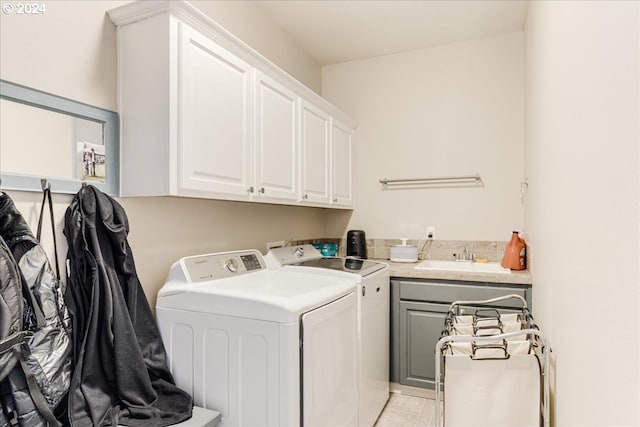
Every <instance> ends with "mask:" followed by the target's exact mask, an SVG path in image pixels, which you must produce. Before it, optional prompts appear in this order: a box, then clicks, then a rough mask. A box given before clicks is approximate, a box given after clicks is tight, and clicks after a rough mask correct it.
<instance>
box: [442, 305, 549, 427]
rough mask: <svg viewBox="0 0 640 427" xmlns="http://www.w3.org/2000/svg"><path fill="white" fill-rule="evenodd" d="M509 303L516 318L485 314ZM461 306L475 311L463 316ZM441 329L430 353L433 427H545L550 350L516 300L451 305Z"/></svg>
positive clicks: (525, 306) (495, 313)
mask: <svg viewBox="0 0 640 427" xmlns="http://www.w3.org/2000/svg"><path fill="white" fill-rule="evenodd" d="M511 298H516V299H519V300H520V301H521V302H522V309H521V310H520V311H519V312H517V313H508V314H504V313H500V312H498V311H497V310H495V309H493V308H490V306H491V304H492V303H495V302H498V301H502V300H505V299H511ZM461 306H473V307H480V308H477V309H475V311H474V313H473V314H472V315H464V314H460V311H461V310H460V307H461ZM482 307H486V308H482ZM444 326H445V328H444V330H443V332H442V337H441V339H440V340H439V341H438V343H437V344H436V349H435V351H436V355H437V357H436V384H435V385H436V403H437V404H438V405H437V406H436V408H437V409H436V416H435V420H436V426H437V427H440V426H441V425H444V424H445V423H446V425H447V426H448V427H457V426H468V427H471V426H473V427H500V426H503V427H525V426H526V427H539V426H541V425H544V427H548V426H549V424H550V420H549V375H548V372H549V352H550V351H551V349H550V347H549V343H548V340H547V339H546V337H545V336H544V335H543V334H542V333H541V332H540V331H539V329H538V327H537V326H536V325H535V323H534V322H533V316H532V315H531V313H530V312H529V309H528V307H527V303H526V301H525V300H524V299H523V298H522V297H521V296H519V295H507V296H504V297H500V298H494V299H490V300H484V301H456V302H454V303H453V304H451V306H450V308H449V313H448V315H447V317H446V318H445V325H444ZM442 363H444V387H443V389H444V399H443V405H444V408H443V415H444V418H443V420H442V422H441V420H440V419H441V411H440V410H439V408H438V407H439V402H440V401H441V393H442V391H441V385H442V383H441V382H442V376H441V364H442Z"/></svg>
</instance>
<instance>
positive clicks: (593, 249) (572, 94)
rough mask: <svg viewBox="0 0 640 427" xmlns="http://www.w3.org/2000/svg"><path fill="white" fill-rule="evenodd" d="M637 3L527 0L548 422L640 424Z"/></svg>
mask: <svg viewBox="0 0 640 427" xmlns="http://www.w3.org/2000/svg"><path fill="white" fill-rule="evenodd" d="M638 9H639V4H638V2H531V3H530V4H529V10H528V16H527V22H526V29H525V41H526V43H525V51H526V72H525V74H526V76H527V81H526V116H525V121H526V149H525V158H526V173H527V176H528V178H529V183H530V185H529V193H528V195H527V201H526V209H525V213H526V215H525V216H526V222H525V223H526V228H527V231H528V242H529V244H530V245H531V246H532V253H533V254H534V263H533V265H532V267H533V277H534V287H533V307H534V313H535V314H536V319H537V321H538V322H539V324H540V326H541V328H542V330H543V331H545V332H546V333H547V334H548V335H549V337H550V338H551V343H552V347H553V350H554V353H553V354H554V359H555V365H556V377H555V379H554V383H555V396H556V405H555V415H556V416H555V419H556V425H557V426H638V425H640V412H639V411H640V405H639V404H638V402H640V327H639V325H640V316H639V313H640V251H639V244H640V234H639V233H640V230H639V224H640V209H639V204H640V181H639V179H640V177H639V170H640V152H639V146H640V94H639V84H640V67H639V48H640V26H639V11H638Z"/></svg>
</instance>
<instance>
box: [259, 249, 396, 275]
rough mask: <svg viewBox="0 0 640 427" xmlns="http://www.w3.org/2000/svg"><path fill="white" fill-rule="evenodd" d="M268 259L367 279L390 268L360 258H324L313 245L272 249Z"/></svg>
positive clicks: (285, 264) (276, 262) (380, 263)
mask: <svg viewBox="0 0 640 427" xmlns="http://www.w3.org/2000/svg"><path fill="white" fill-rule="evenodd" d="M267 258H268V259H269V261H270V262H271V264H273V265H276V266H299V267H314V268H324V269H328V270H333V271H341V272H344V273H352V274H357V275H359V276H362V277H365V276H368V275H370V274H373V273H375V272H376V271H379V270H382V269H385V268H388V266H387V264H385V263H382V262H376V261H369V260H366V259H360V258H351V257H347V258H340V257H323V256H322V254H321V253H320V252H319V251H318V250H317V249H316V248H314V247H313V246H312V245H300V246H288V247H284V248H277V249H272V250H271V251H269V253H268V255H267Z"/></svg>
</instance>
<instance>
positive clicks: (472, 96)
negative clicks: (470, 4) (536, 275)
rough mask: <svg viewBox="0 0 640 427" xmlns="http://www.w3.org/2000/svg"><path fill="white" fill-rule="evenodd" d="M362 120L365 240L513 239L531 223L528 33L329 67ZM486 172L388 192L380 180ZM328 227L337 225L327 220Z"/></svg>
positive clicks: (357, 150)
mask: <svg viewBox="0 0 640 427" xmlns="http://www.w3.org/2000/svg"><path fill="white" fill-rule="evenodd" d="M322 84H323V96H324V97H325V98H327V99H328V100H329V101H330V102H332V103H334V104H335V105H336V106H338V108H341V109H342V110H343V111H345V112H346V113H347V114H349V115H350V116H351V117H353V118H354V119H355V120H356V122H358V128H357V130H356V132H355V136H354V158H355V165H354V168H355V173H354V194H355V211H354V214H353V217H352V218H351V221H350V222H349V225H348V227H349V228H362V229H364V230H365V231H366V232H367V236H371V237H385V238H400V237H410V238H424V237H425V236H426V226H428V225H432V226H435V228H436V238H437V239H448V240H507V239H508V238H509V236H510V234H511V231H512V230H513V229H520V228H521V227H522V226H523V222H524V210H523V205H522V204H521V202H520V181H522V179H523V168H524V157H523V156H524V154H523V150H524V141H523V132H524V128H523V117H524V116H523V114H524V113H523V108H524V105H523V93H524V92H523V91H524V65H523V39H522V33H521V32H517V33H508V34H503V35H500V36H497V37H491V38H485V39H480V40H472V41H465V42H460V43H453V44H448V45H443V46H439V47H434V48H430V49H424V50H417V51H412V52H408V53H402V54H397V55H389V56H384V57H377V58H371V59H366V60H361V61H354V62H348V63H342V64H337V65H331V66H326V67H324V68H323V83H322ZM475 173H479V174H480V175H481V176H482V179H483V181H484V183H485V186H484V187H482V188H441V189H433V188H432V189H413V190H393V191H382V190H381V186H380V184H379V183H378V180H379V179H381V178H384V177H386V178H423V177H439V176H455V175H469V174H475ZM328 227H329V229H330V230H332V231H333V230H334V227H333V224H331V223H329V224H328Z"/></svg>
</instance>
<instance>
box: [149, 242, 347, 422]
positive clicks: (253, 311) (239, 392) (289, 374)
mask: <svg viewBox="0 0 640 427" xmlns="http://www.w3.org/2000/svg"><path fill="white" fill-rule="evenodd" d="M355 291H356V285H355V283H354V282H353V281H352V280H348V279H342V280H336V278H333V277H327V276H319V275H316V274H311V273H308V272H305V271H284V270H283V269H277V270H276V269H270V268H268V267H267V265H266V263H265V261H264V259H263V257H262V255H261V254H260V252H258V251H255V250H246V251H235V252H225V253H215V254H207V255H198V256H191V257H186V258H182V259H180V260H179V261H178V262H176V263H175V264H174V265H173V266H172V267H171V270H170V272H169V275H168V278H167V281H166V283H165V284H164V286H163V287H162V289H161V290H160V292H159V293H158V299H157V304H156V317H157V322H158V325H159V329H160V334H161V336H162V340H163V342H164V345H165V347H166V350H167V354H168V359H169V366H170V369H171V372H172V373H173V375H174V377H175V380H176V384H177V385H178V386H179V387H180V388H182V389H184V390H186V391H187V392H188V393H189V394H190V395H191V396H192V397H193V399H194V404H195V405H197V406H202V407H204V408H208V409H214V410H216V411H219V412H221V413H222V421H221V423H220V426H222V427H225V426H305V427H306V426H354V425H357V416H358V413H357V412H358V411H357V405H358V382H357V381H358V372H357V369H358V368H357V363H358V360H357V344H356V340H357V326H356V316H357V307H356V296H355Z"/></svg>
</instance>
